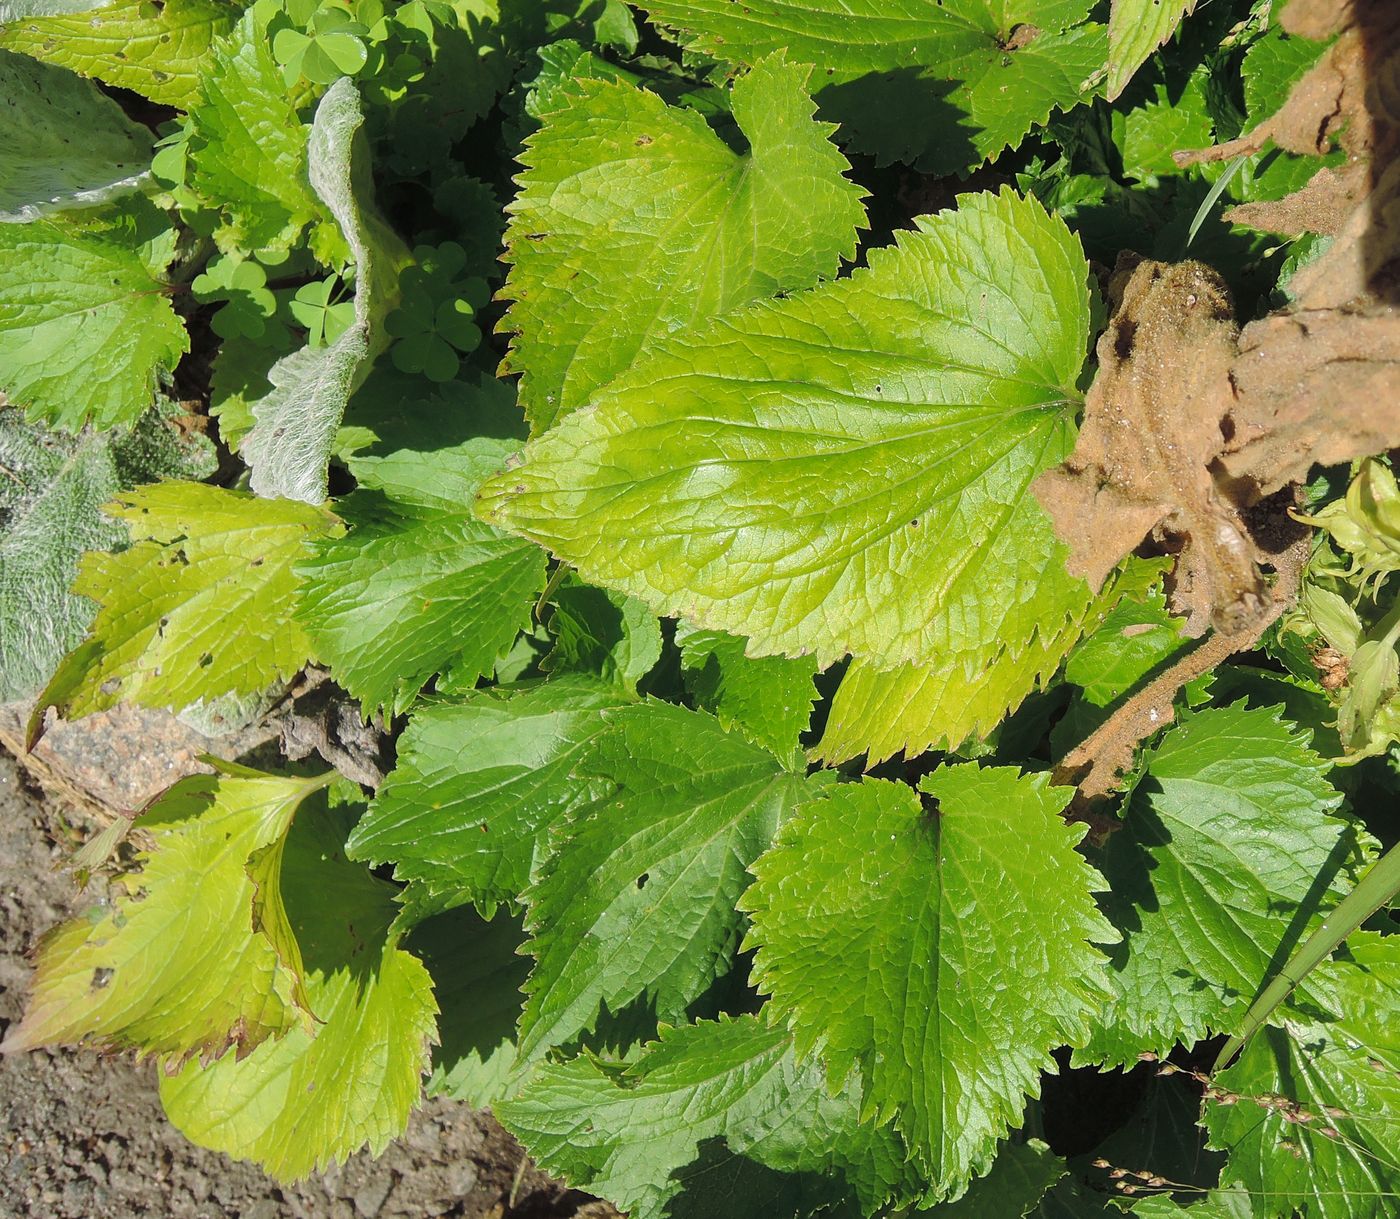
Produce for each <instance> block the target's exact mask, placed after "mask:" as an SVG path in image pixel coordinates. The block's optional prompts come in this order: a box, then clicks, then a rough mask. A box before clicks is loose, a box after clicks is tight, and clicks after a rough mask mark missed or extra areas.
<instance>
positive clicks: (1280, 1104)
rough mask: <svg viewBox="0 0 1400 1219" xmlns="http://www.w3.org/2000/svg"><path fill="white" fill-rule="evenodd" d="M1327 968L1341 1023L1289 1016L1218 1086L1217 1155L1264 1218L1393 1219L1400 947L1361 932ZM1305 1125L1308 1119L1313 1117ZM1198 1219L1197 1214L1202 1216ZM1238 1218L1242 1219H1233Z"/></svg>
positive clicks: (1399, 1173)
mask: <svg viewBox="0 0 1400 1219" xmlns="http://www.w3.org/2000/svg"><path fill="white" fill-rule="evenodd" d="M1347 952H1348V959H1346V960H1339V961H1335V962H1331V963H1329V964H1327V965H1325V966H1322V967H1321V969H1320V970H1319V973H1321V974H1323V975H1324V979H1323V984H1324V985H1325V986H1326V987H1328V988H1329V989H1331V990H1333V991H1334V992H1335V994H1336V999H1337V1010H1338V1012H1339V1013H1341V1018H1340V1019H1338V1020H1335V1021H1332V1022H1329V1023H1321V1022H1319V1021H1317V1020H1315V1019H1312V1018H1310V1017H1308V1016H1307V1015H1304V1014H1303V1013H1301V1012H1299V1011H1296V1010H1291V1009H1284V1010H1283V1011H1282V1012H1281V1013H1280V1015H1281V1016H1282V1017H1283V1025H1284V1027H1282V1028H1266V1029H1263V1030H1261V1031H1260V1032H1259V1033H1256V1034H1255V1036H1254V1039H1253V1040H1251V1041H1250V1042H1249V1044H1248V1045H1247V1046H1246V1047H1245V1050H1244V1053H1243V1055H1242V1056H1241V1057H1240V1060H1239V1061H1238V1062H1237V1063H1236V1064H1235V1065H1234V1066H1233V1067H1231V1068H1230V1069H1229V1070H1228V1071H1226V1072H1225V1073H1224V1074H1223V1075H1220V1076H1219V1077H1218V1078H1217V1081H1216V1082H1217V1086H1218V1087H1219V1089H1220V1090H1221V1093H1222V1095H1223V1097H1224V1099H1225V1101H1226V1102H1229V1103H1222V1102H1221V1101H1219V1100H1217V1101H1215V1102H1213V1103H1210V1104H1209V1105H1208V1107H1207V1110H1206V1126H1207V1129H1209V1131H1210V1136H1211V1146H1213V1147H1218V1148H1220V1149H1221V1150H1222V1151H1228V1152H1229V1153H1230V1158H1229V1161H1228V1163H1227V1164H1226V1167H1225V1170H1224V1173H1223V1176H1222V1182H1221V1183H1222V1185H1225V1186H1230V1185H1235V1186H1243V1187H1244V1188H1245V1189H1247V1190H1248V1191H1249V1194H1250V1196H1251V1197H1252V1199H1253V1200H1254V1219H1284V1217H1285V1216H1293V1215H1295V1214H1296V1215H1298V1216H1301V1219H1390V1217H1391V1216H1393V1215H1394V1214H1395V1211H1396V1203H1397V1199H1400V1155H1398V1154H1397V1152H1396V1146H1397V1144H1396V1115H1397V1114H1400V1024H1397V1021H1396V1018H1395V1013H1396V1011H1397V1010H1400V937H1397V936H1387V937H1381V936H1379V935H1375V934H1369V933H1359V934H1356V935H1353V936H1352V937H1351V938H1350V939H1349V940H1348V941H1347ZM1303 1115H1306V1116H1303ZM1193 1211H1194V1208H1193ZM1232 1219H1233V1217H1232Z"/></svg>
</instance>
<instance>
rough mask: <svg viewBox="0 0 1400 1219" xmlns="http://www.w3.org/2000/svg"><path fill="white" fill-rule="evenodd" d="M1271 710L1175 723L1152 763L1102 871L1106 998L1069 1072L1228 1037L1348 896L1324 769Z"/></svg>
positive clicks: (1344, 840)
mask: <svg viewBox="0 0 1400 1219" xmlns="http://www.w3.org/2000/svg"><path fill="white" fill-rule="evenodd" d="M1306 742H1307V737H1306V736H1305V735H1304V734H1303V733H1301V732H1299V731H1298V730H1297V729H1295V728H1294V727H1293V726H1292V725H1290V724H1288V723H1286V722H1284V721H1283V720H1282V719H1281V718H1280V716H1279V710H1278V709H1277V708H1273V709H1269V710H1249V709H1247V708H1245V707H1243V706H1236V707H1220V708H1213V709H1210V710H1206V711H1202V712H1199V713H1197V714H1193V715H1187V716H1185V717H1184V718H1183V719H1182V720H1181V722H1180V723H1179V724H1178V726H1176V727H1175V728H1173V729H1172V731H1171V732H1170V733H1169V734H1168V735H1167V736H1166V737H1165V738H1164V739H1163V741H1162V743H1161V744H1160V745H1159V746H1158V747H1157V748H1156V749H1155V750H1154V751H1153V752H1152V753H1151V754H1149V755H1148V757H1147V760H1146V763H1145V767H1146V774H1145V777H1144V778H1143V779H1142V780H1141V781H1140V782H1139V783H1138V784H1137V786H1136V787H1135V788H1134V790H1133V795H1132V799H1131V801H1130V803H1129V805H1128V808H1127V812H1126V813H1125V815H1124V821H1123V827H1122V828H1121V829H1120V830H1118V831H1117V832H1116V833H1115V834H1113V835H1112V837H1111V838H1110V839H1109V841H1108V845H1107V847H1106V848H1105V850H1104V853H1103V858H1102V860H1101V864H1102V868H1103V872H1104V874H1105V877H1106V879H1107V880H1108V883H1109V886H1110V891H1109V893H1108V894H1107V895H1106V896H1105V899H1104V903H1103V904H1104V909H1105V912H1106V913H1107V914H1108V916H1109V918H1110V919H1111V920H1112V921H1113V923H1114V924H1115V926H1117V927H1118V929H1119V930H1120V931H1121V932H1122V934H1123V940H1122V942H1121V943H1120V944H1118V945H1117V946H1115V947H1113V948H1111V949H1110V950H1109V955H1110V959H1111V960H1112V964H1113V980H1114V988H1115V991H1116V994H1115V997H1114V999H1113V1001H1112V1003H1111V1004H1110V1005H1109V1007H1108V1009H1107V1010H1106V1011H1105V1013H1104V1016H1103V1019H1102V1021H1101V1022H1100V1024H1099V1026H1098V1028H1097V1029H1096V1030H1095V1033H1094V1037H1093V1040H1092V1041H1090V1042H1089V1044H1088V1046H1087V1047H1086V1048H1084V1049H1083V1050H1082V1051H1080V1052H1079V1054H1078V1055H1077V1060H1078V1061H1084V1062H1095V1063H1108V1064H1111V1065H1127V1064H1129V1063H1132V1062H1133V1061H1135V1060H1136V1058H1137V1055H1138V1054H1139V1053H1140V1052H1141V1051H1143V1050H1151V1051H1153V1052H1155V1053H1158V1054H1163V1055H1165V1054H1166V1053H1168V1052H1169V1051H1170V1050H1171V1048H1172V1046H1173V1045H1174V1044H1175V1043H1176V1042H1178V1041H1180V1042H1183V1043H1184V1044H1186V1045H1190V1044H1192V1043H1193V1042H1196V1041H1199V1040H1201V1039H1203V1038H1205V1037H1207V1036H1209V1035H1210V1034H1211V1033H1223V1032H1231V1031H1233V1029H1234V1027H1235V1025H1236V1023H1237V1022H1238V1020H1239V1019H1240V1017H1242V1016H1243V1015H1244V1013H1245V1010H1246V1009H1247V1008H1248V1007H1249V1004H1250V1001H1251V1000H1252V999H1253V998H1254V994H1255V991H1256V990H1257V989H1258V987H1259V986H1260V985H1261V984H1262V983H1263V981H1264V980H1265V978H1267V977H1268V976H1269V975H1270V974H1272V973H1274V972H1276V970H1277V967H1278V965H1279V963H1281V962H1282V960H1283V959H1285V958H1286V957H1287V955H1288V953H1289V952H1290V951H1291V950H1292V949H1293V948H1294V947H1295V946H1296V945H1297V944H1298V943H1300V942H1301V940H1302V939H1303V937H1304V936H1305V935H1306V933H1307V931H1308V930H1309V928H1310V927H1311V926H1312V925H1313V923H1315V922H1316V920H1318V919H1320V918H1321V917H1322V914H1323V912H1324V911H1325V910H1326V909H1327V908H1328V907H1329V906H1331V905H1334V904H1335V903H1336V901H1337V900H1338V898H1339V897H1340V896H1341V895H1342V894H1343V893H1344V892H1345V891H1346V890H1347V889H1348V888H1350V881H1349V878H1348V875H1347V869H1348V865H1349V864H1352V863H1354V862H1355V861H1356V855H1357V843H1356V835H1355V830H1354V829H1353V828H1352V827H1351V826H1350V825H1348V823H1346V822H1344V821H1342V820H1341V819H1339V818H1337V817H1335V816H1333V815H1332V814H1333V813H1335V812H1336V810H1337V808H1338V806H1339V805H1340V804H1341V795H1340V794H1339V793H1338V792H1337V791H1336V790H1335V789H1334V788H1333V787H1332V786H1331V784H1329V783H1328V782H1327V779H1326V778H1325V774H1326V771H1327V769H1328V763H1327V762H1325V761H1324V760H1323V759H1322V758H1320V757H1318V756H1317V755H1316V754H1315V753H1313V752H1312V751H1311V750H1310V749H1308V747H1307V744H1306Z"/></svg>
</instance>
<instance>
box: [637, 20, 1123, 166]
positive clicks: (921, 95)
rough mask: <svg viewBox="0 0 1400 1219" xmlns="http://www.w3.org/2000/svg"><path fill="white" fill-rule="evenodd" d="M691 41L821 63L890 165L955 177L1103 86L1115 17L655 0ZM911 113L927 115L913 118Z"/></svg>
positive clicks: (829, 109) (826, 100) (829, 86)
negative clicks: (1097, 81) (1101, 21)
mask: <svg viewBox="0 0 1400 1219" xmlns="http://www.w3.org/2000/svg"><path fill="white" fill-rule="evenodd" d="M644 7H645V8H646V10H647V11H648V13H649V14H650V15H651V16H652V18H653V19H654V20H657V21H660V22H662V23H664V24H666V25H669V26H673V27H675V28H677V29H678V30H680V31H682V33H683V35H684V36H685V37H684V41H685V43H686V45H688V46H689V47H692V48H694V49H697V50H700V51H703V52H704V53H705V54H706V55H712V56H714V57H715V58H716V59H719V60H722V61H724V62H727V63H752V62H754V61H755V60H756V59H757V58H759V57H760V56H763V55H766V54H769V53H770V52H772V51H774V50H777V49H786V51H787V53H788V54H789V55H791V56H792V58H793V59H795V60H798V61H801V62H803V63H814V64H818V65H820V67H821V68H822V70H823V73H824V75H823V76H821V77H819V78H818V84H819V86H820V87H821V92H820V94H819V100H820V102H821V107H822V113H823V114H824V115H825V116H826V117H829V118H832V119H835V120H836V121H837V122H839V123H840V124H841V130H842V137H843V139H846V140H849V141H850V142H851V143H852V144H853V145H854V146H855V147H857V148H859V149H861V150H862V151H864V152H870V153H873V154H875V156H876V159H877V161H878V162H879V163H880V164H885V163H888V162H890V161H908V162H910V163H915V164H917V165H918V167H919V168H920V169H921V170H924V171H926V172H929V173H934V174H949V173H954V172H958V171H961V170H966V169H970V168H972V167H973V166H975V165H978V164H980V163H981V162H983V161H985V160H987V159H988V158H989V157H991V156H994V155H996V153H998V152H1000V151H1001V150H1002V149H1003V148H1006V147H1007V146H1009V145H1014V144H1018V143H1020V141H1021V138H1022V137H1023V136H1024V135H1025V134H1026V133H1027V132H1028V131H1029V130H1030V129H1031V127H1032V126H1033V125H1035V124H1037V123H1044V122H1045V121H1046V120H1047V119H1048V118H1049V117H1050V114H1051V113H1052V111H1054V110H1056V109H1068V108H1069V107H1071V106H1073V105H1075V104H1076V103H1078V102H1080V101H1083V100H1086V99H1087V98H1088V97H1090V96H1092V94H1093V92H1094V78H1095V77H1096V76H1097V75H1098V74H1099V73H1100V72H1101V70H1102V68H1103V63H1104V58H1105V56H1106V53H1107V43H1106V41H1105V38H1104V27H1103V26H1101V25H1097V24H1093V23H1089V24H1080V23H1081V22H1083V21H1084V18H1085V17H1086V16H1087V15H1088V13H1089V10H1090V9H1091V8H1092V7H1093V6H1092V4H1091V3H1090V2H1089V0H940V3H938V4H937V5H932V4H925V3H921V2H920V0H800V2H799V3H793V2H792V0H748V2H747V3H745V4H742V5H739V4H732V3H729V2H728V0H646V3H645V5H644ZM911 116H917V119H914V120H911Z"/></svg>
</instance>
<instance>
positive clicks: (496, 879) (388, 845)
mask: <svg viewBox="0 0 1400 1219" xmlns="http://www.w3.org/2000/svg"><path fill="white" fill-rule="evenodd" d="M622 701H623V699H622V695H621V694H620V692H619V691H617V690H614V689H610V688H609V687H607V686H604V685H601V684H600V683H596V682H591V681H588V680H587V679H581V678H565V677H560V678H556V679H554V680H552V681H548V682H542V683H539V684H536V685H533V686H527V687H521V688H518V689H511V688H508V687H500V688H497V689H493V690H480V691H474V692H472V693H471V694H469V695H466V696H464V697H463V699H462V701H461V702H460V703H427V704H424V705H421V706H420V707H418V708H417V710H415V711H414V713H413V716H412V718H411V719H410V720H409V723H408V727H407V729H405V731H404V734H403V736H402V738H401V739H400V740H399V743H398V762H397V764H396V765H395V767H394V769H393V770H392V771H391V772H390V773H389V777H388V778H387V779H385V780H384V784H383V786H381V787H380V789H379V791H378V793H377V794H376V795H375V798H374V802H373V803H372V804H371V805H370V807H369V811H368V812H367V813H365V815H364V817H362V818H361V819H360V823H359V824H358V825H357V826H356V827H355V830H354V833H353V834H351V836H350V842H349V849H350V851H351V853H352V854H353V855H354V856H355V857H356V858H358V859H364V860H367V861H369V862H371V863H373V864H376V865H378V864H384V863H393V864H394V875H395V876H396V877H397V878H398V879H399V880H402V881H415V882H420V883H421V885H422V886H423V887H424V888H425V889H427V890H430V891H433V892H436V893H452V894H455V895H458V896H460V897H461V898H462V899H463V900H467V901H472V902H476V903H477V904H479V905H480V906H481V907H482V908H483V909H485V910H487V911H489V910H490V909H492V908H493V907H494V906H495V905H496V904H497V903H499V902H509V901H514V900H515V899H516V897H517V895H518V894H519V893H520V892H521V890H522V889H524V888H525V886H526V885H527V884H528V883H529V881H530V879H531V877H532V876H533V875H534V873H535V871H536V869H537V868H538V866H539V864H540V862H541V861H542V860H543V858H544V853H545V845H546V839H547V834H548V830H549V827H550V826H551V825H553V824H554V823H555V822H556V821H558V820H560V819H561V818H562V817H564V816H565V815H566V814H567V813H569V812H570V811H572V810H573V809H576V808H579V807H582V806H583V805H585V804H587V803H588V802H590V801H591V800H593V799H596V798H597V797H599V796H601V795H603V794H605V793H606V792H607V791H608V790H609V788H610V784H609V783H608V782H607V781H606V780H602V779H599V778H596V777H592V776H586V775H580V774H579V773H578V770H579V765H580V762H581V760H582V759H583V758H584V757H585V756H586V755H587V753H588V751H589V750H590V749H591V748H592V746H593V743H594V741H595V740H596V739H597V737H598V736H599V734H600V733H601V732H602V731H603V730H604V727H605V724H604V721H603V717H602V714H601V712H602V711H603V709H604V708H607V707H614V706H617V705H619V704H620V703H621V702H622Z"/></svg>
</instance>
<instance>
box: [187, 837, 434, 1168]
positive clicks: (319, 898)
mask: <svg viewBox="0 0 1400 1219" xmlns="http://www.w3.org/2000/svg"><path fill="white" fill-rule="evenodd" d="M347 828H348V825H347V823H346V817H345V810H327V811H326V812H325V813H324V814H322V815H320V816H317V817H308V818H303V819H299V820H298V821H297V823H296V824H295V825H294V826H293V828H292V831H291V833H290V835H289V836H288V839H287V845H286V849H285V855H284V859H283V865H282V895H283V900H284V901H285V903H286V908H287V916H288V920H289V924H290V926H291V928H292V929H293V932H294V934H295V936H296V939H297V942H298V943H299V944H300V945H301V950H302V958H303V961H304V964H305V970H306V973H305V982H306V994H307V999H308V1001H309V1003H310V1005H311V1010H312V1011H313V1012H314V1013H315V1015H316V1018H317V1021H318V1023H317V1024H316V1026H315V1028H314V1030H313V1031H311V1032H307V1031H306V1030H304V1029H300V1028H298V1029H294V1030H292V1031H291V1032H289V1033H287V1034H286V1035H285V1036H284V1037H281V1038H280V1039H278V1040H276V1041H265V1042H263V1044H261V1045H260V1046H258V1047H257V1048H256V1049H255V1050H253V1052H252V1053H251V1054H248V1055H247V1056H246V1057H244V1058H241V1059H240V1058H238V1057H237V1056H236V1055H233V1054H226V1055H224V1057H222V1058H220V1059H219V1060H218V1061H217V1062H214V1063H210V1064H209V1065H208V1066H203V1065H201V1064H200V1063H198V1062H191V1063H188V1064H186V1066H185V1067H184V1068H183V1069H182V1070H180V1071H179V1072H178V1073H176V1074H163V1075H162V1077H161V1080H160V1098H161V1103H162V1104H163V1105H164V1106H165V1111H166V1114H167V1116H169V1118H170V1120H171V1121H172V1122H173V1123H174V1124H175V1125H176V1126H177V1127H179V1129H180V1130H181V1132H182V1133H183V1134H184V1135H185V1136H186V1137H187V1138H189V1139H190V1140H192V1141H193V1142H196V1143H198V1144H200V1145H201V1146H203V1147H211V1148H213V1149H215V1150H217V1151H222V1152H224V1153H226V1154H227V1155H230V1156H233V1157H234V1158H236V1159H248V1160H253V1161H255V1162H256V1163H258V1164H260V1165H261V1166H262V1167H263V1168H264V1169H265V1170H266V1171H267V1172H268V1173H269V1174H270V1175H271V1176H274V1177H276V1178H278V1179H279V1180H283V1181H290V1180H297V1179H300V1178H302V1177H306V1176H309V1175H310V1174H311V1173H312V1172H315V1171H320V1170H324V1169H325V1168H327V1167H329V1166H330V1165H331V1164H333V1163H338V1162H340V1161H343V1160H345V1159H347V1158H348V1157H349V1156H350V1155H352V1154H353V1153H354V1152H356V1151H358V1150H359V1149H360V1148H361V1147H363V1146H366V1145H368V1146H369V1148H370V1150H371V1152H372V1153H373V1154H376V1155H377V1154H378V1153H379V1152H380V1151H382V1150H383V1149H384V1147H385V1146H386V1145H387V1144H388V1142H389V1140H390V1139H392V1138H395V1137H396V1136H398V1135H399V1134H402V1133H403V1130H404V1127H405V1126H406V1125H407V1124H408V1116H409V1114H410V1112H411V1111H412V1110H413V1107H414V1106H415V1105H416V1104H417V1103H418V1099H419V1096H420V1094H421V1091H422V1075H423V1073H424V1071H425V1070H426V1069H427V1067H428V1061H429V1055H428V1049H429V1045H430V1042H431V1041H432V1040H433V1038H434V1029H435V1023H434V1020H435V1017H436V1015H437V1006H436V1004H435V1002H434V1000H433V988H432V980H431V978H430V977H429V976H428V971H427V970H426V969H425V968H424V967H423V965H422V963H421V962H420V961H419V960H418V959H417V958H416V957H415V956H413V955H412V954H411V953H408V952H405V951H404V950H403V949H402V948H399V947H397V946H396V945H395V942H394V939H393V937H392V936H391V935H390V933H389V928H390V925H391V924H392V922H393V920H394V915H395V913H396V907H395V905H394V901H393V896H394V888H393V886H392V885H389V884H386V883H385V882H383V881H380V880H377V879H375V878H374V877H373V876H371V875H370V874H369V873H368V872H366V871H365V870H364V869H363V868H362V867H360V866H358V865H356V864H350V863H347V862H346V860H345V857H344V855H343V853H342V851H341V843H342V842H343V841H344V837H345V831H346V829H347Z"/></svg>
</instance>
